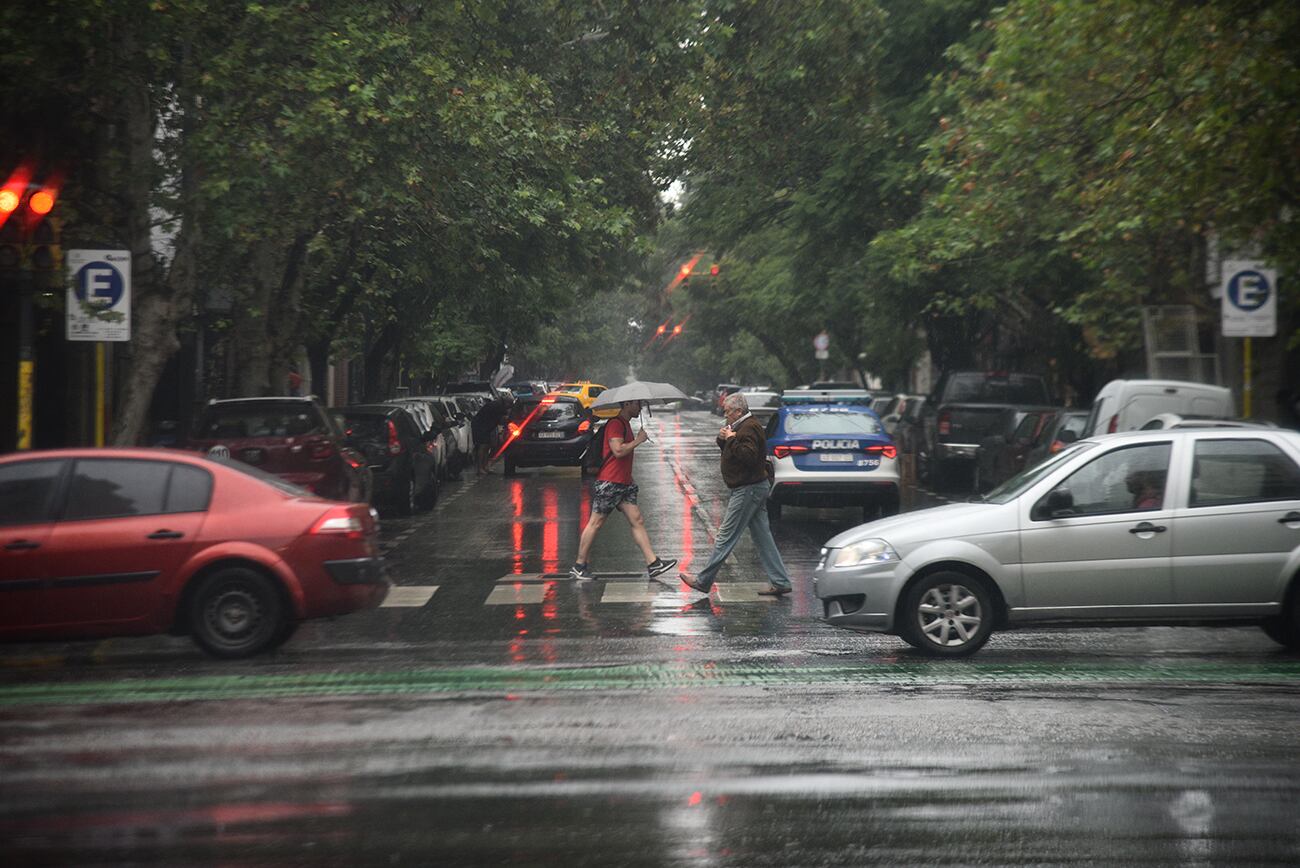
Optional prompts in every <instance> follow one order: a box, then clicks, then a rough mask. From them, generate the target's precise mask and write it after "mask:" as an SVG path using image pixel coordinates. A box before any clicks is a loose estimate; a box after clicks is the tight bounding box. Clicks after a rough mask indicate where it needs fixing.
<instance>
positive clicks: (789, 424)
mask: <svg viewBox="0 0 1300 868" xmlns="http://www.w3.org/2000/svg"><path fill="white" fill-rule="evenodd" d="M883 430H884V429H882V428H881V427H880V421H879V420H878V419H876V417H875V416H872V415H870V414H869V413H854V412H847V413H845V412H838V413H825V412H823V413H791V414H790V415H789V416H786V417H785V433H787V434H879V433H881V432H882V431H883Z"/></svg>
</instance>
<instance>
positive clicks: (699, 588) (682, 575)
mask: <svg viewBox="0 0 1300 868" xmlns="http://www.w3.org/2000/svg"><path fill="white" fill-rule="evenodd" d="M677 578H679V579H681V580H682V584H683V585H685V586H686V587H688V588H691V589H692V590H696V591H699V592H700V593H701V594H707V593H708V592H709V588H710V587H711V586H710V585H700V584H697V583H696V582H694V581H692V580H691V577H690V576H688V575H686V574H685V573H678V574H677Z"/></svg>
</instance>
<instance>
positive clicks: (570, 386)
mask: <svg viewBox="0 0 1300 868" xmlns="http://www.w3.org/2000/svg"><path fill="white" fill-rule="evenodd" d="M552 391H554V392H555V393H557V394H560V395H572V396H573V397H575V398H577V399H578V402H579V403H580V404H582V406H583V407H585V408H586V409H588V410H590V409H591V402H592V401H595V400H596V396H597V395H599V394H600V393H601V392H603V391H605V387H604V386H602V385H600V384H599V383H593V382H591V381H590V380H579V381H577V382H576V383H561V384H560V385H559V386H558V387H557V388H555V389H553V390H552ZM593 412H594V413H595V415H597V416H599V417H600V418H602V419H612V418H614V417H615V416H617V415H618V406H617V405H615V406H613V407H601V408H600V409H599V410H594V411H593Z"/></svg>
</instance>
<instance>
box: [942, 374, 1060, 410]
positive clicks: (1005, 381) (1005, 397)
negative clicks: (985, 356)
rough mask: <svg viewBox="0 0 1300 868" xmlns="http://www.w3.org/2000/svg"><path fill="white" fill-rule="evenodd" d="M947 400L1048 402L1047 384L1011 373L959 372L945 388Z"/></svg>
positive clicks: (1015, 402) (997, 402)
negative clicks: (998, 374) (991, 374)
mask: <svg viewBox="0 0 1300 868" xmlns="http://www.w3.org/2000/svg"><path fill="white" fill-rule="evenodd" d="M943 399H944V401H948V402H955V403H960V402H962V401H980V402H984V403H988V404H1046V403H1048V400H1047V387H1046V386H1045V385H1044V384H1043V381H1042V379H1041V378H1039V377H1031V376H1026V375H1024V374H1010V375H1008V376H1005V377H998V376H990V375H988V374H956V375H954V376H953V378H952V379H951V380H949V381H948V387H947V388H946V389H945V390H944V394H943Z"/></svg>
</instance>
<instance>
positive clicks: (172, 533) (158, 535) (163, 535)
mask: <svg viewBox="0 0 1300 868" xmlns="http://www.w3.org/2000/svg"><path fill="white" fill-rule="evenodd" d="M183 536H185V534H183V533H181V532H180V531H178V530H156V531H154V532H153V533H151V534H149V536H148V539H180V538H181V537H183Z"/></svg>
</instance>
